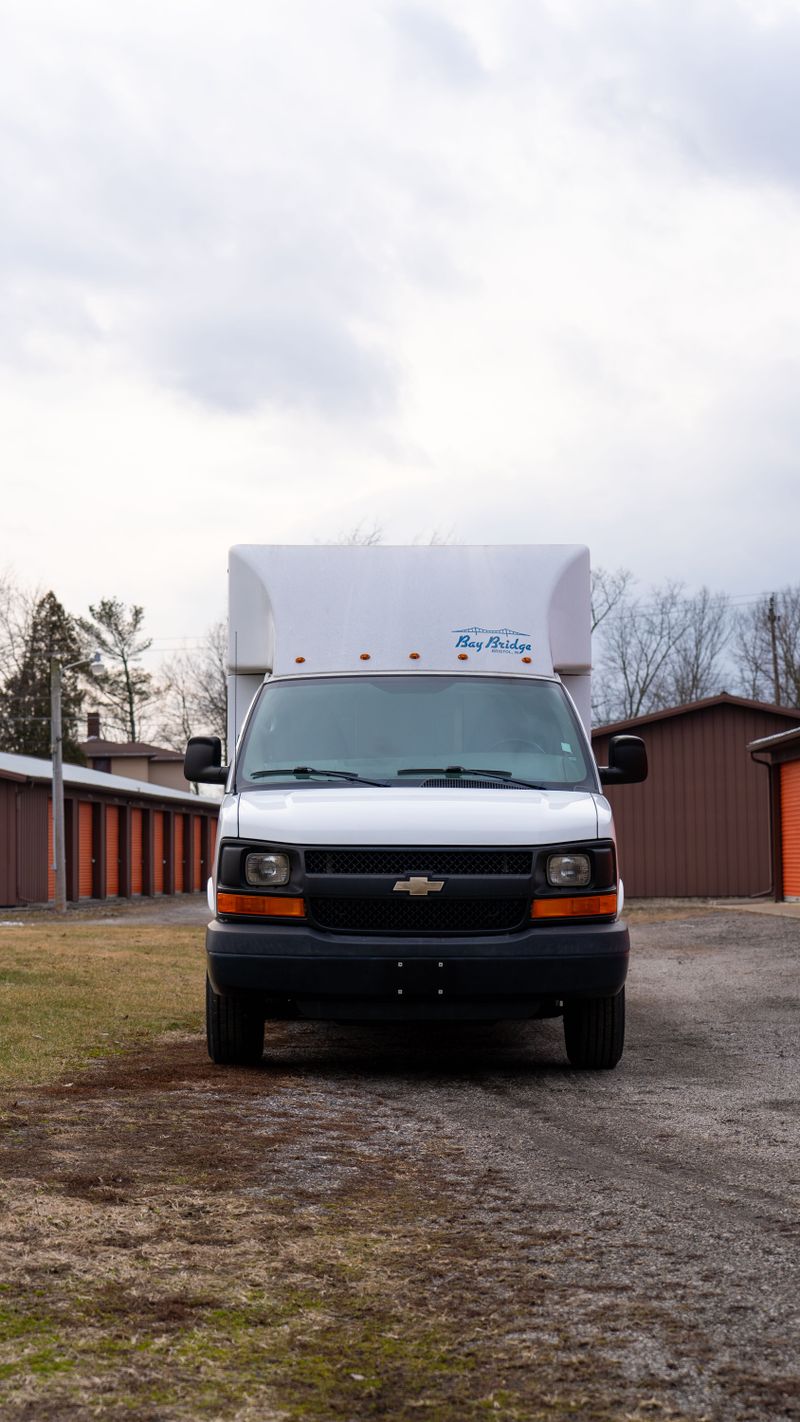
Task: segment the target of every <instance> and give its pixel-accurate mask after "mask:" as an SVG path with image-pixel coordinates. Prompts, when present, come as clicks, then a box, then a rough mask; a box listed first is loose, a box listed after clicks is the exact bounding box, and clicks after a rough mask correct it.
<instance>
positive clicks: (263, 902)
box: [217, 894, 306, 918]
mask: <svg viewBox="0 0 800 1422" xmlns="http://www.w3.org/2000/svg"><path fill="white" fill-rule="evenodd" d="M217 913H248V914H254V915H255V916H256V917H257V918H305V916H306V906H305V903H304V901H303V899H290V898H288V897H284V896H283V895H281V894H217Z"/></svg>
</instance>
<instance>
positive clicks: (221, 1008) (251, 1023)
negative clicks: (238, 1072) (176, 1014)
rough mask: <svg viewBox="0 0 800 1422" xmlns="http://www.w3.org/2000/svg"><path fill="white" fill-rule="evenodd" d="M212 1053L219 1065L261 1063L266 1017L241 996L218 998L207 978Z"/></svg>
mask: <svg viewBox="0 0 800 1422" xmlns="http://www.w3.org/2000/svg"><path fill="white" fill-rule="evenodd" d="M206 1040H207V1042H208V1055H209V1056H210V1058H211V1060H212V1062H216V1063H217V1064H218V1065H219V1066H257V1065H258V1063H259V1062H260V1061H261V1056H262V1053H263V1051H264V1019H263V1017H262V1016H261V1015H260V1014H259V1013H257V1012H253V1011H252V1009H251V1008H248V1007H247V1006H246V1005H245V1004H244V1003H243V1002H242V1001H241V1000H240V999H239V998H237V997H218V996H217V994H216V993H215V992H214V989H213V988H212V986H211V983H210V982H209V980H208V978H206Z"/></svg>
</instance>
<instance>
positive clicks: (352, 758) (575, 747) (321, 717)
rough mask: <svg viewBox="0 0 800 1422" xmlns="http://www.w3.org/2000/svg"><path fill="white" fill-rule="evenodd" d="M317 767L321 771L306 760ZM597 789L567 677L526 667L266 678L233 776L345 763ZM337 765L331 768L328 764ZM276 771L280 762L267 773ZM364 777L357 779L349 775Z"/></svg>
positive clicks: (388, 775)
mask: <svg viewBox="0 0 800 1422" xmlns="http://www.w3.org/2000/svg"><path fill="white" fill-rule="evenodd" d="M307 767H313V771H314V773H313V775H309V774H308V773H306V771H305V770H304V768H307ZM470 768H473V769H474V771H475V774H476V775H478V773H480V778H481V783H482V784H486V785H487V786H488V785H491V783H492V774H491V772H496V773H497V783H498V785H499V784H501V783H502V781H503V780H508V779H509V778H513V779H514V780H517V781H520V780H524V781H528V782H530V783H531V784H533V785H536V786H541V787H542V788H545V789H553V790H570V789H581V790H596V789H597V788H598V787H597V779H596V772H595V769H594V765H593V762H592V760H591V757H590V754H589V752H588V750H587V748H586V742H585V737H584V735H583V732H582V730H581V728H580V726H579V724H578V720H577V717H576V715H575V713H574V711H573V709H572V706H571V704H570V702H569V701H568V699H567V697H566V696H565V694H564V691H563V688H562V687H561V686H560V684H559V683H558V682H552V681H535V680H533V679H532V678H528V677H525V678H523V677H519V678H515V677H498V678H492V677H474V676H473V677H470V676H463V675H461V676H446V675H443V676H424V675H423V676H419V675H415V676H414V677H413V678H411V677H406V676H342V677H318V678H315V677H304V678H302V679H298V680H296V681H275V682H271V683H270V682H267V683H266V684H265V685H264V686H263V687H262V688H261V691H260V693H259V697H258V701H257V703H256V706H255V708H254V710H253V714H252V716H251V717H250V720H249V723H248V727H247V732H246V735H245V739H244V743H243V745H242V749H241V752H240V755H239V761H238V766H237V773H236V779H237V784H238V785H239V786H241V785H243V784H247V783H251V784H252V785H254V786H256V785H258V786H261V787H262V788H264V787H265V786H266V787H270V788H274V787H275V786H276V785H279V784H282V783H284V782H286V783H289V784H299V783H306V784H313V785H314V786H315V787H316V788H319V787H321V786H324V785H326V784H328V785H330V786H339V787H341V786H342V785H345V784H346V783H348V782H347V779H343V778H341V774H342V772H349V774H350V775H352V776H362V777H364V778H368V779H370V780H377V781H382V782H388V783H389V784H392V785H414V784H418V783H422V782H424V781H426V780H431V779H437V780H441V779H442V778H447V779H448V780H449V779H453V780H456V779H457V778H459V777H460V778H464V777H467V778H468V777H469V771H470ZM326 771H331V772H335V774H334V775H332V776H331V778H330V779H327V780H326V778H325V772H326ZM270 772H273V773H270ZM352 783H353V784H357V781H356V780H353V781H352Z"/></svg>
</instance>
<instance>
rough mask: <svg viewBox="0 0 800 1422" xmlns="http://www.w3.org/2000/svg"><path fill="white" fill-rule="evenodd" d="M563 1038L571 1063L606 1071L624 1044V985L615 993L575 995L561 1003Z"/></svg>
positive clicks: (620, 1052)
mask: <svg viewBox="0 0 800 1422" xmlns="http://www.w3.org/2000/svg"><path fill="white" fill-rule="evenodd" d="M564 1041H565V1043H566V1048H567V1056H568V1057H569V1059H570V1062H571V1064H572V1066H574V1067H582V1068H584V1070H588V1071H609V1070H610V1069H611V1067H615V1066H616V1065H617V1062H618V1061H619V1059H620V1057H621V1056H622V1048H623V1046H624V1044H625V989H624V988H622V990H621V992H618V993H617V994H616V996H615V997H578V998H574V999H573V1000H572V1001H571V1002H569V1001H568V1002H565V1003H564Z"/></svg>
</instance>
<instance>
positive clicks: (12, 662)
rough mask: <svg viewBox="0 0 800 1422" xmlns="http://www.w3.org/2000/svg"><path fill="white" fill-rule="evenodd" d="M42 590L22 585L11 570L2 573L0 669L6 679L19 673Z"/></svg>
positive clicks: (0, 581) (0, 585)
mask: <svg viewBox="0 0 800 1422" xmlns="http://www.w3.org/2000/svg"><path fill="white" fill-rule="evenodd" d="M41 597H42V593H41V591H40V590H39V589H36V590H35V591H34V592H30V591H28V590H27V589H26V588H21V587H20V586H19V584H18V583H17V582H15V580H14V577H13V575H12V574H11V573H9V572H6V573H3V574H0V668H2V675H3V678H4V679H5V678H7V677H8V676H10V675H12V674H13V673H14V672H17V673H18V672H19V671H20V668H21V666H22V663H23V661H24V660H25V657H26V654H27V650H28V647H29V645H30V639H31V629H32V626H33V619H34V614H35V612H36V606H37V603H38V602H40V600H41Z"/></svg>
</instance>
